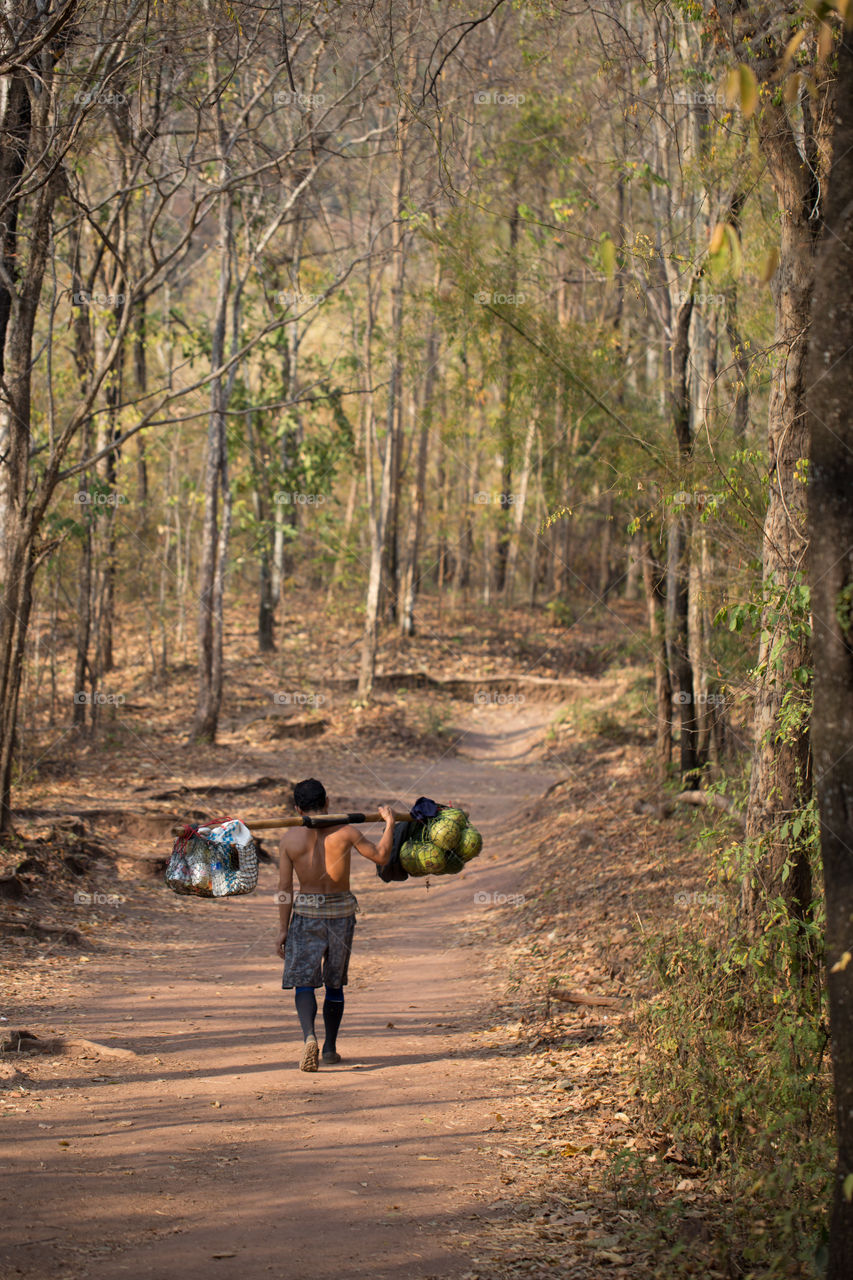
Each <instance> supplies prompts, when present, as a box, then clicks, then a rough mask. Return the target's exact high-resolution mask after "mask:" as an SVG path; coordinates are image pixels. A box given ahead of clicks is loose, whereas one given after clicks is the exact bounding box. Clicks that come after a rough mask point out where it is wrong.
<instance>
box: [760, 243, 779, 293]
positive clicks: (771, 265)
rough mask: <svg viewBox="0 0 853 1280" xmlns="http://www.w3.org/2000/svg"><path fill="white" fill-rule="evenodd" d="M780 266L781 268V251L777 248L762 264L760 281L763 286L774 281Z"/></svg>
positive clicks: (771, 251) (770, 252) (772, 250)
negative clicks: (771, 280)
mask: <svg viewBox="0 0 853 1280" xmlns="http://www.w3.org/2000/svg"><path fill="white" fill-rule="evenodd" d="M778 266H779V250H778V249H776V248H773V249H771V250H770V251H769V253H768V254H767V257H766V258H765V259H764V262H763V263H762V264H761V271H760V272H759V279H760V281H761V283H762V284H767V281H768V280H770V279H772V277H773V276H775V274H776V268H777V267H778Z"/></svg>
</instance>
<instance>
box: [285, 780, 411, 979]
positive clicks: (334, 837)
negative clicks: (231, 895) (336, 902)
mask: <svg viewBox="0 0 853 1280" xmlns="http://www.w3.org/2000/svg"><path fill="white" fill-rule="evenodd" d="M325 807H326V808H327V807H328V806H325ZM300 812H302V810H300ZM320 812H322V810H320ZM379 812H380V813H381V815H382V819H383V821H384V823H385V830H384V831H383V833H382V838H381V840H380V841H379V845H378V847H377V845H375V844H374V843H373V841H372V840H368V838H367V836H366V835H364V833H363V832H362V831H359V830H358V828H357V827H354V826H351V825H350V824H349V823H346V824H345V825H342V826H339V827H291V828H289V829H288V830H287V831H285V833H284V834H283V835H282V837H281V841H280V843H279V851H280V855H281V856H280V858H279V875H278V888H279V895H278V901H279V916H280V922H281V930H280V932H279V935H278V938H277V940H276V954H277V955H282V956H283V955H284V944H285V940H286V938H287V930H288V926H289V924H290V916H291V910H292V905H293V873H294V871H295V872H296V878H297V880H298V881H299V889H300V892H302V893H309V894H329V893H346V892H347V890H348V889H349V887H350V884H349V878H350V862H351V859H352V851H353V849H355V851H356V853H360V854H361V856H362V857H363V858H367V859H368V861H370V862H375V863H376V864H377V865H378V866H380V867H381V866H384V865H385V863H386V862H387V861H388V860H389V858H390V857H391V845H392V842H393V838H394V815H393V814H392V812H391V810H390V809H389V808H388V806H387V805H380V806H379Z"/></svg>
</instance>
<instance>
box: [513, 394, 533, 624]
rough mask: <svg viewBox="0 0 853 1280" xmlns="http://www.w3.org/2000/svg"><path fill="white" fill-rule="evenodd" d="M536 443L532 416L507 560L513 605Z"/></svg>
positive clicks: (525, 438)
mask: <svg viewBox="0 0 853 1280" xmlns="http://www.w3.org/2000/svg"><path fill="white" fill-rule="evenodd" d="M535 441H536V419H535V418H534V417H532V416H531V419H530V422H529V424H528V427H527V434H526V435H525V437H524V455H523V457H522V460H521V474H520V475H519V478H518V492H517V493H516V494H514V495H513V497H514V498H515V501H514V502H513V504H512V516H513V521H512V535H511V538H510V543H509V551H508V553H507V560H506V597H507V601H508V602H509V603H510V604H511V603H512V596H513V590H514V588H515V571H516V566H517V564H518V552H519V547H520V544H521V531H522V529H523V528H524V514H525V511H526V509H527V491H528V489H529V487H530V470H531V467H532V465H533V445H534V443H535Z"/></svg>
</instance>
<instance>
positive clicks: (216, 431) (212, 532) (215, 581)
mask: <svg viewBox="0 0 853 1280" xmlns="http://www.w3.org/2000/svg"><path fill="white" fill-rule="evenodd" d="M209 10H210V6H209V3H207V0H206V3H205V11H206V13H207V15H208V17H210V11H209ZM208 81H209V85H210V88H211V95H212V96H213V92H214V88H215V85H216V81H217V76H216V36H215V32H214V31H213V29H212V27H211V30H210V32H209V35H208ZM215 109H216V111H217V121H216V127H217V133H218V138H217V142H218V148H219V156H220V179H221V181H222V185H223V187H224V188H225V189H224V190H223V191H222V193H221V194H220V196H219V234H218V246H217V247H218V252H219V281H218V289H217V296H216V308H215V311H214V318H213V329H212V334H211V345H210V367H211V369H219V368H221V366H222V364H223V361H224V358H225V333H226V322H227V316H228V303H229V295H230V291H231V252H232V246H231V241H232V232H233V217H234V208H233V203H232V202H233V194H232V190H231V189H230V187H228V186H227V185H226V179H227V164H226V161H225V159H224V157H225V154H226V143H225V135H224V129H223V124H222V118H221V114H219V113H220V110H221V109H220V107H219V106H218V105H217V106H216V108H215ZM226 407H227V390H226V381H225V379H224V378H223V377H222V376H221V375H216V376H215V377H214V378H212V379H211V383H210V415H209V418H208V429H207V459H206V462H205V481H204V522H203V525H202V549H201V569H200V573H199V587H198V600H199V607H198V631H197V635H198V695H197V700H196V711H195V719H194V720H193V725H192V730H191V737H192V738H197V739H201V740H203V741H207V742H213V741H214V739H215V738H216V729H217V725H218V722H219V711H220V707H221V705H222V661H223V655H222V640H223V611H224V594H225V568H226V557H227V554H228V539H229V534H230V526H231V486H230V480H229V475H228V441H227V437H226V417H225V411H226ZM220 497H221V499H222V512H221V515H220V510H219V504H220Z"/></svg>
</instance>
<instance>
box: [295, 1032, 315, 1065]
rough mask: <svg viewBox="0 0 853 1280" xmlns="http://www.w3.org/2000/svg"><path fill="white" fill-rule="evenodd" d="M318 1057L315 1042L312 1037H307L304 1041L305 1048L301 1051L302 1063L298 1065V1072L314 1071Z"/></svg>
mask: <svg viewBox="0 0 853 1280" xmlns="http://www.w3.org/2000/svg"><path fill="white" fill-rule="evenodd" d="M318 1056H319V1050H318V1048H317V1041H316V1040H315V1038H314V1036H309V1037H308V1039H307V1040H306V1041H305V1046H304V1048H303V1050H302V1061H301V1062H300V1063H299V1070H300V1071H316V1070H317V1059H318Z"/></svg>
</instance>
